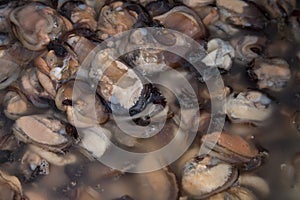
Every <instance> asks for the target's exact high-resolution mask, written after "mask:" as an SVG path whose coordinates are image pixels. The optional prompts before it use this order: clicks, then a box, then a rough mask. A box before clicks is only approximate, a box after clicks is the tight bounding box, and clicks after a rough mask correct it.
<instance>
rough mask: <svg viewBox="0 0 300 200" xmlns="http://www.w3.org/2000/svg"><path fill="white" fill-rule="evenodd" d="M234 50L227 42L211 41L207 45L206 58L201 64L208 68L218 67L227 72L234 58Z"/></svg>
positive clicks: (220, 40) (216, 39)
mask: <svg viewBox="0 0 300 200" xmlns="http://www.w3.org/2000/svg"><path fill="white" fill-rule="evenodd" d="M234 55H235V53H234V49H233V47H232V46H231V45H230V44H229V42H226V41H223V40H222V39H218V38H215V39H211V40H210V41H209V42H208V44H207V56H206V57H205V58H203V60H202V62H203V63H204V64H206V65H207V66H210V67H214V66H216V67H218V68H220V69H224V70H226V71H228V70H229V69H230V68H231V65H232V59H233V58H234Z"/></svg>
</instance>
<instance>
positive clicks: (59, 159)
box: [27, 144, 78, 166]
mask: <svg viewBox="0 0 300 200" xmlns="http://www.w3.org/2000/svg"><path fill="white" fill-rule="evenodd" d="M27 151H28V152H29V153H30V154H33V155H36V156H38V157H40V158H41V159H42V160H46V161H47V162H48V163H49V164H51V165H55V166H66V165H68V164H73V163H75V162H77V160H78V159H77V157H76V156H75V155H74V154H72V153H70V152H67V153H66V154H63V155H59V154H57V153H53V152H51V151H48V150H47V149H43V148H40V147H38V146H36V145H32V144H30V145H28V150H27Z"/></svg>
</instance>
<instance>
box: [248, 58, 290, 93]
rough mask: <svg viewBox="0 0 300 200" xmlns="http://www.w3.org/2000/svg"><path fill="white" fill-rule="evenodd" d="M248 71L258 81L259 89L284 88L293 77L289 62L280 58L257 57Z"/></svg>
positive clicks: (277, 89) (276, 89)
mask: <svg viewBox="0 0 300 200" xmlns="http://www.w3.org/2000/svg"><path fill="white" fill-rule="evenodd" d="M248 72H249V75H250V77H253V78H254V80H256V81H257V85H258V87H259V89H264V88H268V89H270V90H274V91H279V90H282V89H283V88H284V87H285V86H286V85H287V83H288V81H289V80H290V78H291V70H290V69H289V64H288V63H287V62H286V61H285V60H283V59H280V58H271V59H262V58H261V59H260V58H257V59H255V60H254V63H253V64H252V68H251V69H250V70H249V71H248Z"/></svg>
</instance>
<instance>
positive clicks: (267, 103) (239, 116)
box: [225, 91, 273, 125]
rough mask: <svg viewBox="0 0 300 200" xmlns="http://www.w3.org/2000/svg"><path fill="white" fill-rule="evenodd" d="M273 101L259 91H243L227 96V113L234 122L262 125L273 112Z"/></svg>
mask: <svg viewBox="0 0 300 200" xmlns="http://www.w3.org/2000/svg"><path fill="white" fill-rule="evenodd" d="M271 103H272V101H271V99H270V98H269V97H267V96H266V95H265V94H263V93H261V92H258V91H248V92H241V93H238V94H234V93H233V94H231V95H229V96H228V97H227V100H226V104H225V109H226V114H227V116H228V117H229V119H230V120H231V122H233V123H252V124H255V125H261V124H262V123H263V122H265V121H266V120H267V119H268V118H269V117H270V116H271V114H272V111H273V106H272V105H271Z"/></svg>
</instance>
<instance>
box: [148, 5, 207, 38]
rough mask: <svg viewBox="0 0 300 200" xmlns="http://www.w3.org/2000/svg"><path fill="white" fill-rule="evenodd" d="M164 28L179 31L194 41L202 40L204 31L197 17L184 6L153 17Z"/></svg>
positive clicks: (204, 34)
mask: <svg viewBox="0 0 300 200" xmlns="http://www.w3.org/2000/svg"><path fill="white" fill-rule="evenodd" d="M154 19H155V20H159V21H160V22H161V23H162V24H163V25H164V26H165V27H166V28H169V29H172V30H176V31H179V32H181V33H184V34H186V35H188V36H190V37H192V38H194V39H203V38H204V37H205V36H206V29H205V26H204V25H203V23H202V21H201V19H200V18H199V17H198V15H197V14H196V13H195V12H194V11H193V10H191V9H189V8H188V7H185V6H177V7H174V8H173V9H171V10H169V11H168V12H166V13H164V14H162V15H159V16H156V17H154Z"/></svg>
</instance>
